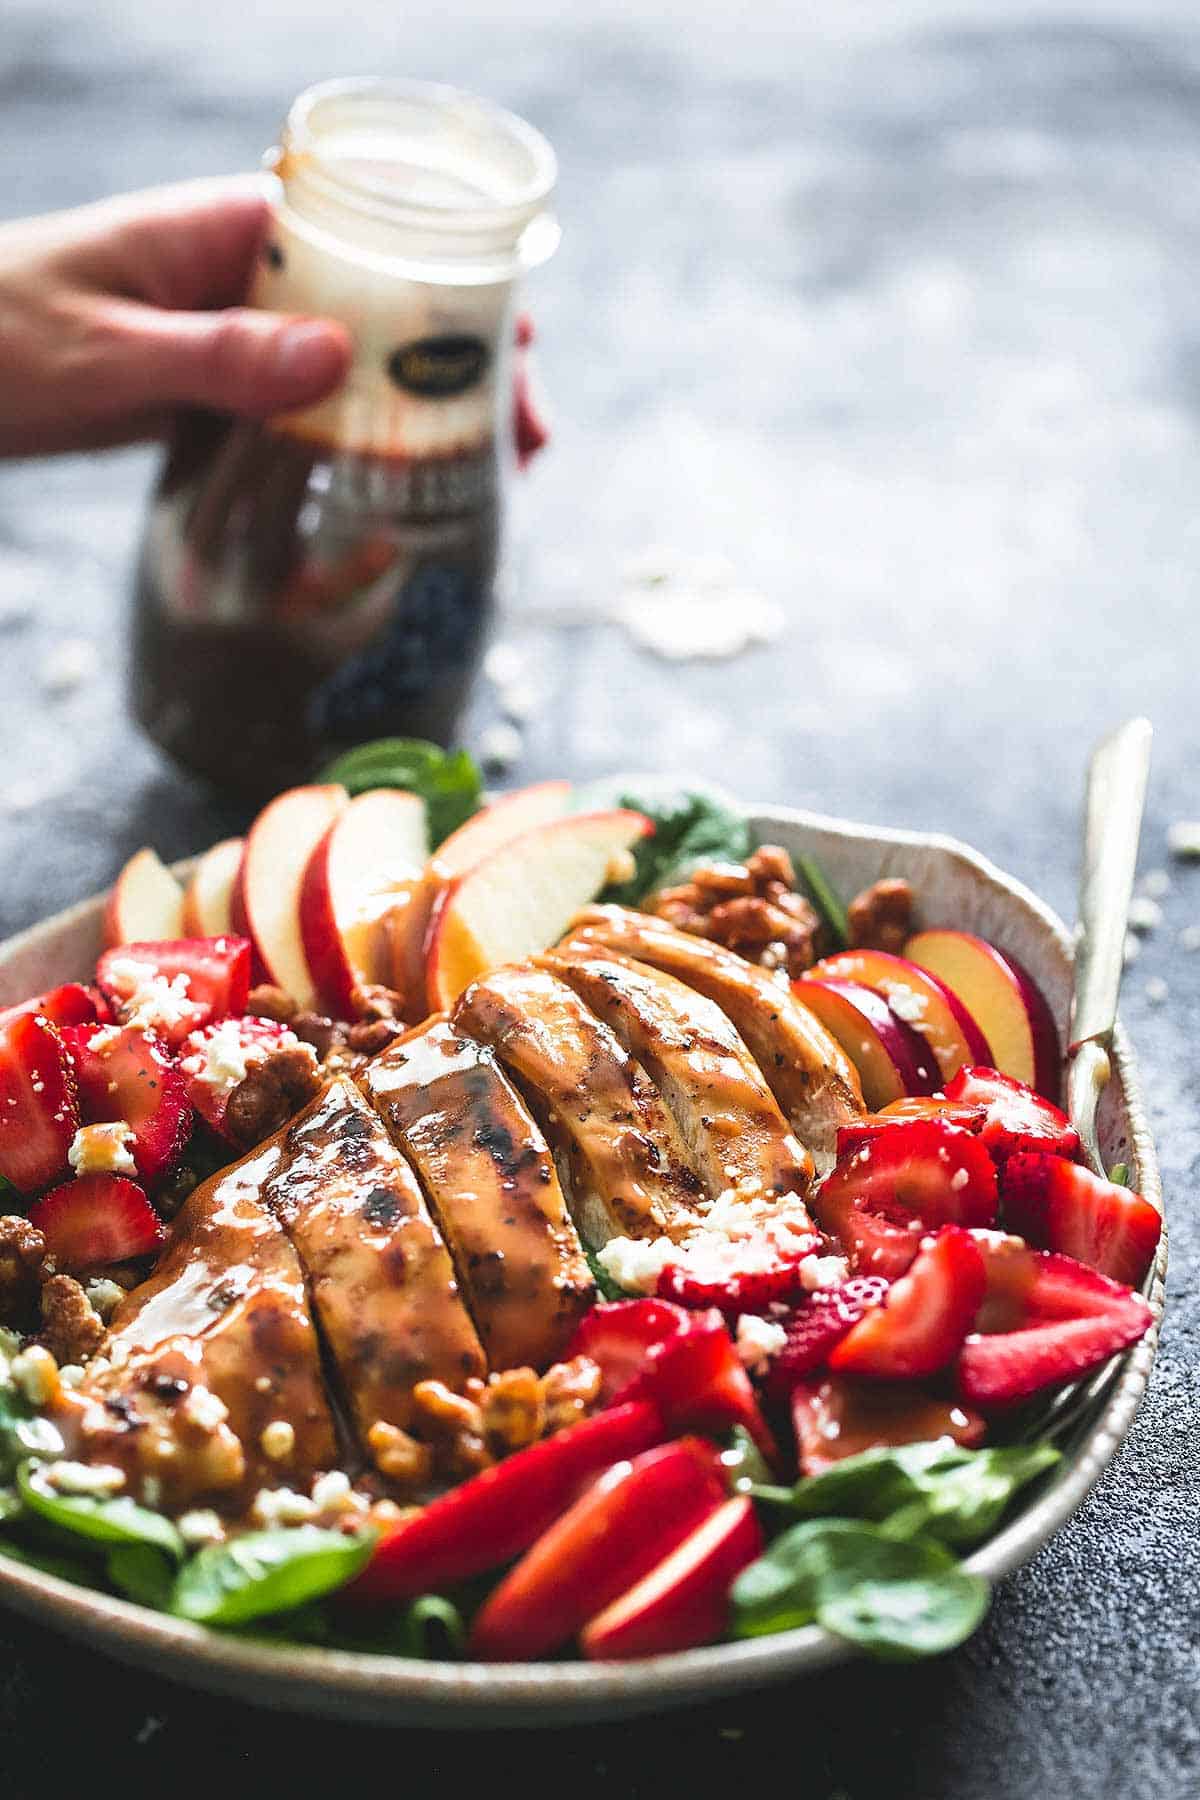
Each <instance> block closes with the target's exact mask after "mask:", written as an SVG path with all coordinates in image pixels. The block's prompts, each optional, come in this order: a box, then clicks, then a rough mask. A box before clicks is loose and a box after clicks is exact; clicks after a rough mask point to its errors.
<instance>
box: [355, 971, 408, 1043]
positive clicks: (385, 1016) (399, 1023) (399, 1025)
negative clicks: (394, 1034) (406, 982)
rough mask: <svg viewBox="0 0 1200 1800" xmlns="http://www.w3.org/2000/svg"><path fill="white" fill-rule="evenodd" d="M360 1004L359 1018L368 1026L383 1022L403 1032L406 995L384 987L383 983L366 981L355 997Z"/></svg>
mask: <svg viewBox="0 0 1200 1800" xmlns="http://www.w3.org/2000/svg"><path fill="white" fill-rule="evenodd" d="M355 1000H356V1001H357V1004H358V1016H359V1019H360V1021H361V1022H362V1023H363V1024H366V1025H374V1024H376V1023H379V1022H382V1023H384V1024H388V1025H394V1026H395V1027H396V1030H397V1031H403V1030H404V1029H405V1025H404V995H403V994H398V993H397V992H396V990H395V988H390V987H384V985H383V983H382V982H378V981H364V982H363V984H362V986H361V987H360V988H359V989H358V992H357V994H356V995H355Z"/></svg>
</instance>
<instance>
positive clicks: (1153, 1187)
mask: <svg viewBox="0 0 1200 1800" xmlns="http://www.w3.org/2000/svg"><path fill="white" fill-rule="evenodd" d="M748 816H749V817H750V820H751V824H752V827H753V831H754V834H755V837H756V838H757V840H758V841H759V842H773V843H780V844H783V845H784V846H785V848H787V849H788V850H790V851H792V852H794V853H796V852H801V851H807V852H810V853H812V854H815V855H816V856H817V857H818V858H819V859H820V861H821V863H822V865H823V866H824V868H825V870H826V872H827V873H828V875H829V877H830V879H831V880H832V882H833V884H834V886H835V887H836V888H838V889H840V890H841V891H842V892H843V893H855V892H857V891H858V889H859V888H861V887H864V886H865V885H866V884H867V883H869V882H871V881H874V880H878V879H879V878H880V877H882V876H889V875H890V876H904V877H906V878H907V879H908V880H909V881H911V882H912V883H913V885H914V887H915V888H916V890H917V894H918V903H919V907H920V914H921V918H922V920H923V922H924V923H925V924H928V925H956V926H959V927H961V928H962V929H964V930H968V931H975V932H978V933H979V934H980V935H981V936H984V937H987V938H990V939H992V940H994V941H995V942H996V943H997V944H998V945H999V946H1000V947H1001V948H1002V949H1005V950H1009V951H1011V952H1012V954H1013V955H1014V956H1016V957H1017V958H1018V959H1019V960H1020V961H1021V962H1023V963H1024V964H1025V965H1026V967H1027V968H1028V969H1029V970H1030V972H1031V974H1032V975H1033V976H1034V978H1035V980H1037V981H1038V983H1039V984H1040V985H1041V987H1042V989H1043V991H1044V992H1045V994H1046V997H1047V999H1048V1000H1049V1002H1050V1005H1051V1008H1052V1010H1053V1012H1054V1014H1055V1018H1056V1020H1057V1022H1058V1026H1059V1030H1060V1032H1062V1031H1063V1029H1064V1026H1065V1021H1066V1017H1067V1008H1068V1003H1069V996H1070V984H1071V939H1070V936H1069V933H1068V932H1067V930H1066V928H1065V926H1064V925H1063V924H1062V922H1061V920H1059V919H1058V918H1056V917H1055V915H1054V914H1053V913H1052V912H1051V911H1050V910H1049V908H1047V907H1046V906H1044V905H1043V903H1042V902H1041V901H1040V900H1038V899H1037V897H1036V896H1035V895H1034V894H1032V893H1031V892H1030V891H1029V890H1028V889H1027V888H1025V887H1023V886H1022V885H1021V884H1020V883H1019V882H1017V881H1014V880H1013V879H1012V878H1011V877H1009V876H1007V875H1005V874H1004V873H1003V872H1002V871H1001V870H999V869H998V868H996V867H995V866H994V865H993V864H992V863H990V862H988V861H987V860H986V859H985V858H984V857H982V856H980V855H978V854H977V853H976V852H975V851H973V850H971V849H969V848H968V847H967V846H966V845H963V844H960V843H958V842H956V841H954V840H953V839H950V838H943V837H936V836H931V835H928V834H923V833H915V832H904V831H890V830H882V829H880V828H878V827H875V826H861V825H854V824H849V823H846V822H845V821H842V820H838V819H829V818H824V817H822V816H820V815H819V814H815V813H807V812H796V811H790V810H787V809H780V808H766V807H763V808H761V809H748ZM102 907H103V900H102V898H97V899H93V900H87V901H84V902H82V903H81V904H80V905H78V906H75V907H72V908H70V909H69V910H68V911H66V912H63V913H59V914H57V915H56V916H55V917H54V918H52V919H48V920H46V921H45V922H44V923H42V924H41V925H37V926H34V927H33V928H32V929H31V930H29V931H26V932H23V933H21V934H20V935H19V936H18V937H15V938H10V939H9V940H8V942H7V943H5V944H3V945H0V1005H2V1004H5V1003H6V1002H9V1001H13V1000H18V999H22V998H24V997H25V996H26V995H27V994H30V993H37V992H38V991H39V990H41V989H44V988H46V987H50V986H53V985H54V984H55V983H57V982H61V981H66V980H70V979H76V978H82V979H85V980H86V979H90V976H91V972H92V966H93V964H94V961H95V958H96V955H97V953H98V951H99V949H100V919H101V912H102ZM1113 1064H1114V1078H1113V1080H1112V1082H1111V1083H1110V1085H1109V1087H1108V1090H1107V1092H1106V1094H1105V1096H1104V1100H1103V1103H1102V1106H1101V1113H1100V1141H1101V1145H1102V1148H1103V1150H1104V1154H1105V1159H1106V1162H1107V1163H1109V1164H1111V1163H1113V1162H1116V1161H1126V1162H1128V1163H1130V1164H1131V1165H1132V1171H1133V1178H1134V1181H1135V1185H1136V1186H1137V1187H1138V1188H1139V1189H1140V1191H1141V1192H1142V1193H1143V1194H1144V1195H1145V1196H1146V1197H1147V1199H1149V1200H1150V1201H1152V1202H1153V1204H1154V1205H1155V1206H1156V1207H1157V1208H1158V1209H1159V1211H1161V1210H1162V1190H1161V1184H1160V1181H1159V1174H1158V1166H1157V1163H1156V1160H1155V1155H1154V1145H1153V1142H1152V1140H1151V1136H1150V1130H1149V1126H1148V1123H1147V1120H1146V1114H1145V1109H1144V1107H1143V1104H1142V1098H1141V1093H1140V1089H1139V1084H1138V1077H1137V1069H1136V1064H1135V1061H1134V1056H1133V1052H1132V1049H1131V1048H1130V1045H1129V1041H1128V1038H1127V1037H1126V1035H1125V1032H1124V1029H1123V1028H1122V1027H1118V1030H1117V1036H1116V1044H1115V1053H1114V1057H1113ZM1166 1261H1167V1242H1166V1233H1165V1232H1164V1234H1163V1238H1162V1241H1161V1243H1160V1246H1159V1251H1158V1255H1157V1258H1156V1260H1155V1263H1154V1266H1153V1268H1152V1269H1151V1271H1150V1274H1149V1276H1148V1277H1147V1280H1146V1284H1145V1289H1144V1291H1145V1293H1146V1295H1147V1298H1148V1299H1149V1302H1150V1305H1151V1307H1152V1308H1153V1311H1154V1315H1155V1325H1154V1328H1153V1329H1152V1330H1151V1331H1150V1332H1149V1333H1148V1334H1147V1336H1146V1337H1145V1338H1144V1339H1143V1340H1142V1341H1141V1342H1140V1343H1139V1344H1136V1345H1135V1346H1134V1347H1133V1348H1132V1349H1131V1350H1129V1351H1127V1352H1126V1353H1125V1355H1124V1356H1123V1357H1121V1358H1118V1359H1117V1360H1116V1362H1115V1363H1114V1364H1113V1365H1111V1366H1110V1367H1109V1368H1107V1369H1105V1370H1104V1371H1102V1372H1101V1373H1100V1375H1098V1376H1096V1377H1094V1378H1093V1380H1092V1381H1091V1382H1090V1383H1088V1384H1086V1385H1085V1386H1084V1387H1083V1388H1082V1389H1079V1390H1076V1391H1075V1392H1073V1393H1072V1394H1071V1395H1070V1397H1069V1402H1068V1403H1067V1404H1065V1405H1064V1406H1062V1407H1060V1408H1059V1410H1058V1413H1057V1415H1056V1416H1055V1422H1054V1423H1053V1424H1052V1426H1051V1427H1050V1428H1051V1429H1053V1430H1054V1432H1055V1436H1056V1439H1057V1441H1058V1442H1059V1444H1060V1446H1061V1447H1062V1449H1063V1451H1064V1455H1063V1459H1062V1462H1061V1463H1060V1464H1059V1465H1058V1467H1057V1469H1056V1470H1055V1472H1054V1475H1053V1476H1052V1477H1051V1478H1049V1479H1047V1480H1046V1481H1044V1482H1043V1483H1041V1484H1039V1485H1037V1486H1035V1487H1034V1488H1033V1489H1031V1490H1030V1493H1029V1496H1028V1497H1027V1498H1026V1499H1025V1501H1024V1503H1023V1504H1021V1505H1020V1506H1019V1507H1018V1508H1016V1509H1014V1511H1013V1513H1012V1515H1011V1516H1010V1518H1009V1520H1008V1522H1007V1523H1006V1524H1005V1525H1004V1526H1003V1527H1002V1528H1001V1530H1000V1531H999V1532H997V1533H996V1535H995V1536H993V1537H992V1538H991V1539H990V1540H989V1541H988V1542H987V1543H986V1544H984V1545H983V1546H982V1548H980V1549H979V1550H977V1551H976V1552H975V1553H974V1554H973V1555H972V1556H971V1557H969V1558H968V1559H967V1561H966V1566H967V1567H968V1568H970V1569H974V1570H976V1571H977V1572H978V1573H979V1574H981V1575H985V1576H987V1577H988V1578H989V1579H991V1580H993V1581H994V1580H997V1579H999V1578H1001V1577H1002V1576H1005V1575H1007V1574H1010V1573H1011V1572H1012V1571H1013V1570H1014V1569H1017V1568H1020V1567H1021V1565H1022V1564H1023V1563H1026V1562H1028V1561H1029V1559H1030V1558H1031V1557H1032V1556H1034V1555H1035V1554H1036V1552H1037V1551H1038V1550H1039V1549H1040V1548H1041V1547H1042V1545H1043V1544H1045V1543H1046V1541H1047V1540H1048V1539H1049V1538H1050V1537H1051V1536H1052V1535H1053V1534H1054V1532H1055V1531H1057V1530H1058V1529H1059V1527H1060V1526H1062V1525H1063V1524H1065V1523H1066V1521H1067V1520H1068V1519H1069V1518H1070V1517H1071V1515H1072V1513H1074V1512H1075V1510H1076V1508H1077V1507H1078V1506H1079V1505H1080V1503H1081V1502H1082V1501H1083V1499H1084V1498H1085V1496H1086V1495H1087V1494H1088V1493H1089V1492H1090V1490H1091V1489H1092V1488H1093V1487H1094V1486H1095V1484H1096V1482H1097V1481H1098V1480H1099V1478H1100V1475H1101V1474H1102V1472H1103V1470H1104V1468H1105V1466H1106V1465H1107V1464H1108V1462H1109V1461H1110V1460H1111V1458H1112V1457H1113V1455H1114V1454H1115V1452H1116V1450H1117V1449H1118V1447H1119V1445H1120V1444H1121V1443H1122V1441H1123V1440H1124V1438H1125V1436H1126V1434H1127V1433H1128V1431H1129V1427H1130V1424H1131V1422H1132V1420H1133V1415H1134V1412H1135V1410H1136V1408H1137V1404H1138V1401H1139V1400H1140V1399H1141V1396H1142V1393H1143V1391H1144V1390H1145V1387H1146V1382H1147V1380H1148V1378H1149V1374H1150V1368H1151V1364H1152V1362H1153V1360H1154V1350H1155V1343H1156V1340H1157V1329H1158V1324H1159V1322H1160V1321H1161V1318H1162V1308H1163V1284H1164V1279H1165V1275H1166ZM0 1601H3V1602H4V1603H5V1604H7V1605H10V1606H12V1607H14V1608H15V1609H16V1610H18V1611H20V1612H23V1613H26V1614H28V1615H30V1616H31V1617H33V1618H36V1619H38V1620H39V1621H41V1622H43V1623H46V1624H51V1625H54V1626H56V1627H59V1628H61V1629H62V1630H63V1631H66V1632H69V1633H70V1634H71V1635H72V1636H74V1637H76V1638H79V1639H82V1640H83V1641H84V1642H87V1643H90V1644H93V1645H95V1646H96V1648H98V1649H101V1650H103V1651H104V1652H105V1653H107V1654H108V1655H110V1656H115V1657H118V1658H120V1659H121V1660H123V1661H125V1662H129V1663H134V1664H137V1665H139V1666H142V1667H146V1668H150V1669H153V1670H154V1671H155V1672H156V1673H159V1674H169V1675H171V1676H173V1677H174V1678H175V1679H177V1680H180V1681H186V1682H191V1683H193V1684H195V1685H196V1686H198V1687H202V1688H206V1689H209V1690H211V1691H213V1692H218V1693H223V1694H229V1695H233V1696H235V1697H237V1698H239V1699H249V1700H253V1701H256V1702H257V1703H259V1704H260V1705H265V1706H273V1707H279V1708H285V1709H292V1710H296V1711H304V1712H308V1713H313V1712H316V1713H326V1714H331V1715H336V1716H337V1717H339V1718H342V1719H347V1718H360V1719H363V1720H371V1721H374V1722H377V1723H381V1724H386V1723H390V1724H396V1725H410V1726H411V1725H425V1726H435V1727H436V1726H440V1727H449V1726H457V1727H462V1726H480V1727H484V1726H491V1727H496V1726H514V1727H519V1726H526V1727H528V1726H535V1725H549V1726H557V1725H565V1724H570V1723H573V1722H575V1721H584V1720H602V1719H615V1718H622V1717H630V1716H632V1715H634V1714H638V1713H648V1712H658V1711H661V1710H662V1709H663V1708H665V1707H668V1706H682V1705H686V1704H688V1703H689V1702H694V1701H699V1700H703V1699H706V1698H711V1697H714V1696H718V1695H727V1694H731V1693H735V1692H737V1691H739V1690H743V1689H750V1688H756V1687H762V1686H765V1685H767V1684H768V1683H770V1682H776V1681H782V1680H786V1679H789V1678H795V1677H798V1676H800V1675H802V1674H804V1673H806V1672H809V1671H811V1670H816V1669H820V1668H824V1667H826V1666H828V1665H830V1664H832V1663H836V1662H840V1661H843V1660H845V1659H847V1658H848V1657H849V1656H851V1655H852V1654H854V1652H853V1651H852V1650H851V1649H850V1647H849V1646H848V1645H846V1644H844V1643H842V1642H840V1641H839V1640H838V1639H836V1638H834V1637H831V1636H830V1635H829V1634H827V1633H826V1632H824V1631H822V1630H820V1629H819V1628H817V1627H816V1626H808V1627H805V1628H804V1629H803V1630H799V1631H790V1632H784V1633H781V1634H779V1635H778V1636H775V1637H765V1638H756V1639H753V1640H750V1641H747V1642H743V1643H733V1644H720V1645H714V1646H712V1647H710V1648H707V1649H703V1650H689V1651H685V1652H681V1653H678V1654H675V1655H671V1656H661V1657H655V1658H653V1659H650V1660H648V1661H642V1662H633V1663H625V1664H621V1663H606V1664H596V1663H584V1662H558V1663H524V1664H513V1665H511V1666H506V1665H491V1664H479V1663H453V1662H418V1661H413V1660H409V1659H405V1658H401V1657H389V1656H368V1655H362V1654H354V1653H351V1652H346V1651H335V1650H324V1649H319V1648H310V1647H305V1646H297V1645H290V1644H280V1643H278V1642H268V1641H266V1640H263V1639H259V1640H256V1639H253V1638H249V1637H230V1636H228V1635H223V1634H221V1633H218V1632H213V1631H208V1630H205V1629H204V1628H203V1627H201V1626H196V1625H191V1624H188V1623H186V1622H184V1621H182V1620H176V1619H171V1618H168V1617H166V1616H164V1615H163V1614H161V1613H155V1612H150V1611H147V1610H146V1609H144V1608H142V1607H139V1606H135V1605H133V1604H131V1603H130V1602H128V1601H124V1600H118V1599H115V1598H112V1597H110V1596H108V1595H106V1594H101V1593H97V1592H95V1591H93V1590H91V1589H86V1588H81V1587H76V1586H75V1585H73V1584H72V1583H70V1582H67V1581H62V1580H59V1579H58V1578H57V1577H55V1576H52V1575H46V1574H42V1573H41V1572H40V1571H37V1570H34V1569H31V1568H28V1567H25V1566H23V1565H21V1564H19V1563H17V1562H15V1561H12V1560H10V1559H8V1558H6V1557H4V1556H3V1555H2V1554H0Z"/></svg>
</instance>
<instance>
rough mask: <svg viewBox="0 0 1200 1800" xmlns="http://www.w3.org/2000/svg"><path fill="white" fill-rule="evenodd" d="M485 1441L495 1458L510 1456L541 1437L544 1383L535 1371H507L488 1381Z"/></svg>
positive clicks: (483, 1405)
mask: <svg viewBox="0 0 1200 1800" xmlns="http://www.w3.org/2000/svg"><path fill="white" fill-rule="evenodd" d="M479 1410H480V1414H481V1417H482V1420H483V1436H484V1442H485V1443H486V1444H487V1447H488V1449H489V1450H490V1451H491V1452H492V1455H493V1456H509V1455H511V1453H512V1452H513V1451H514V1450H523V1449H524V1448H525V1446H526V1444H534V1443H536V1442H537V1440H538V1438H540V1437H541V1435H542V1431H543V1428H544V1426H545V1413H544V1407H543V1403H542V1384H541V1382H540V1381H539V1380H538V1377H537V1374H536V1372H535V1371H534V1370H533V1369H504V1370H502V1371H501V1372H500V1373H499V1374H496V1375H493V1376H492V1377H491V1379H490V1380H489V1381H488V1385H487V1392H486V1393H485V1394H484V1396H483V1399H482V1401H481V1402H480V1409H479Z"/></svg>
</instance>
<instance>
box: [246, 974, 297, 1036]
mask: <svg viewBox="0 0 1200 1800" xmlns="http://www.w3.org/2000/svg"><path fill="white" fill-rule="evenodd" d="M299 1010H300V1009H299V1007H298V1006H297V1005H296V1002H295V1001H294V1000H293V999H292V996H291V995H290V994H289V993H287V992H286V991H285V990H284V989H283V988H281V987H275V986H273V985H272V984H271V983H270V982H264V983H263V984H262V985H261V986H260V987H254V988H251V989H250V992H249V993H248V994H247V995H246V1011H247V1012H248V1013H250V1014H251V1015H252V1016H253V1017H254V1018H256V1019H274V1020H275V1022H276V1024H278V1025H290V1024H291V1022H292V1020H293V1019H294V1018H295V1016H296V1014H297V1013H298V1012H299Z"/></svg>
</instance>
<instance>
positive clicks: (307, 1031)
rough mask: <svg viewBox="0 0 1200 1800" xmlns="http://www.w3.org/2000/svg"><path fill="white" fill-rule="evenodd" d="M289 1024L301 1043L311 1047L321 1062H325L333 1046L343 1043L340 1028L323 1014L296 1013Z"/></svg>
mask: <svg viewBox="0 0 1200 1800" xmlns="http://www.w3.org/2000/svg"><path fill="white" fill-rule="evenodd" d="M289 1023H290V1025H291V1028H292V1030H293V1031H294V1032H295V1034H296V1036H297V1037H298V1038H299V1039H300V1040H301V1042H302V1043H305V1044H311V1045H312V1047H313V1049H314V1050H315V1051H316V1053H317V1057H318V1059H319V1061H321V1062H324V1061H325V1058H326V1057H327V1056H328V1055H329V1052H330V1051H331V1050H332V1049H333V1048H334V1046H335V1044H340V1043H344V1042H345V1033H344V1030H343V1028H342V1026H341V1025H338V1024H335V1023H334V1021H333V1020H332V1019H330V1018H327V1017H326V1015H325V1014H324V1013H318V1012H298V1013H296V1014H295V1015H294V1016H293V1017H292V1019H291V1020H290V1021H289Z"/></svg>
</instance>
